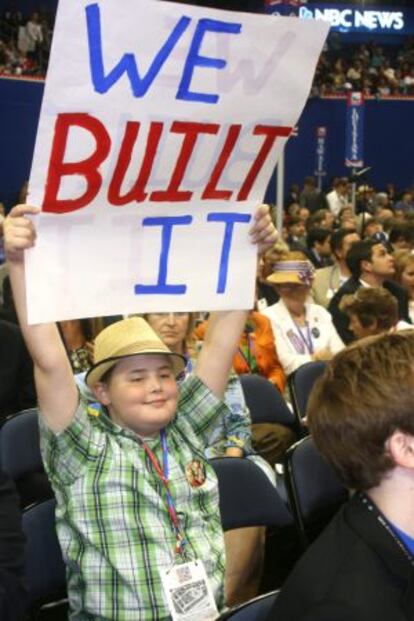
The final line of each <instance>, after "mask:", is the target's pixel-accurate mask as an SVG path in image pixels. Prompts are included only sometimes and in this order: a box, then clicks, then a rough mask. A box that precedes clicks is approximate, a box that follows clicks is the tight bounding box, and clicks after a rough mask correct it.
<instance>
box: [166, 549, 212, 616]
mask: <svg viewBox="0 0 414 621" xmlns="http://www.w3.org/2000/svg"><path fill="white" fill-rule="evenodd" d="M161 580H162V584H163V588H164V593H165V595H166V598H167V602H168V608H169V610H170V614H171V617H172V619H173V621H213V620H214V619H216V618H217V617H218V616H219V613H218V610H217V606H216V602H215V601H214V597H213V592H212V590H211V586H210V584H209V581H208V578H207V574H206V570H205V569H204V565H203V563H202V562H201V561H199V560H197V561H191V562H189V563H182V564H178V565H173V566H172V567H171V568H170V569H164V570H163V571H161Z"/></svg>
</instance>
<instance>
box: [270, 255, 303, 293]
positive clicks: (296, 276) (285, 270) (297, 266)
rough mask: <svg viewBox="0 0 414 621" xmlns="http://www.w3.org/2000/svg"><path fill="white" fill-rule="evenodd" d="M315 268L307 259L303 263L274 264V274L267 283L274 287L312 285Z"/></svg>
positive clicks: (284, 262)
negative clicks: (286, 284)
mask: <svg viewBox="0 0 414 621" xmlns="http://www.w3.org/2000/svg"><path fill="white" fill-rule="evenodd" d="M314 274H315V268H314V267H313V265H312V263H311V262H310V261H308V260H306V259H304V260H303V261H299V260H296V261H278V262H277V263H274V264H273V273H272V274H270V276H268V277H267V279H266V280H267V281H268V282H270V283H272V284H273V285H281V284H285V283H291V284H294V285H306V286H307V287H310V286H311V285H312V282H313V279H314Z"/></svg>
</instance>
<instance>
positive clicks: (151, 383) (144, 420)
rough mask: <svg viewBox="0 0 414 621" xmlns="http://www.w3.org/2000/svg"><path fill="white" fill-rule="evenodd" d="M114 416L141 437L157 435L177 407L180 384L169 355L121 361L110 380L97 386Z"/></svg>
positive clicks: (153, 355) (101, 400) (101, 397)
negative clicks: (176, 379)
mask: <svg viewBox="0 0 414 621" xmlns="http://www.w3.org/2000/svg"><path fill="white" fill-rule="evenodd" d="M94 389H95V394H96V396H97V398H98V400H99V401H100V402H101V403H102V404H103V405H105V406H106V407H107V408H108V411H109V414H110V416H111V419H112V420H113V421H114V422H115V423H117V424H118V425H120V426H121V427H125V428H126V429H131V430H132V431H134V432H135V433H137V434H138V435H140V436H144V437H150V436H156V435H157V434H158V432H159V431H160V430H161V429H162V428H163V427H165V426H166V425H168V423H169V422H170V421H171V420H172V418H173V417H174V414H175V412H176V409H177V401H178V387H177V383H176V381H175V377H174V371H173V369H172V366H171V363H170V361H169V359H168V356H164V355H163V354H143V355H139V356H131V357H128V358H124V359H123V360H120V362H118V363H117V364H116V366H115V367H114V370H113V371H112V374H111V376H110V379H109V381H108V383H103V382H100V383H99V384H97V385H96V386H95V387H94Z"/></svg>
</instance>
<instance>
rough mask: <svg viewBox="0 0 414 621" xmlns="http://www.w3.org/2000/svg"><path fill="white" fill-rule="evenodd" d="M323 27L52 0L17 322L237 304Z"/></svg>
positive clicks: (242, 303) (131, 2) (139, 3)
mask: <svg viewBox="0 0 414 621" xmlns="http://www.w3.org/2000/svg"><path fill="white" fill-rule="evenodd" d="M328 27H329V26H328V25H327V24H326V23H323V22H316V21H301V20H300V19H298V18H294V17H293V18H278V17H272V16H267V15H251V14H242V13H233V12H228V11H219V10H212V9H204V8H196V7H192V6H187V5H181V4H173V3H168V2H155V1H154V0H122V2H119V0H105V1H103V0H95V1H94V0H75V1H74V0H60V2H59V9H58V14H57V19H56V25H55V33H54V39H53V45H52V53H51V58H50V63H49V71H48V76H47V80H46V86H45V93H44V99H43V105H42V112H41V117H40V122H39V129H38V134H37V140H36V148H35V156H34V161H33V166H32V171H31V176H30V184H29V188H30V189H29V202H30V203H31V204H33V205H41V207H42V213H41V214H40V215H39V216H38V217H37V230H38V239H37V244H36V248H34V249H32V250H30V251H28V252H27V261H26V274H27V276H26V279H27V291H28V310H29V321H30V322H31V323H40V322H45V321H51V320H64V319H73V318H81V317H90V316H100V315H113V314H126V313H134V312H138V311H139V312H151V311H164V310H165V311H190V310H193V311H195V310H207V309H208V310H214V309H234V308H250V307H251V306H252V305H253V296H254V281H255V269H256V257H255V255H256V248H255V247H254V246H253V245H252V244H251V243H250V242H249V238H248V231H249V228H250V226H251V222H250V221H251V217H252V213H253V211H254V208H255V206H256V205H257V204H258V203H260V202H261V201H262V200H263V195H264V191H265V188H266V185H267V183H268V181H269V178H270V175H271V172H272V171H273V169H274V167H275V164H276V161H277V158H278V155H279V154H280V153H281V151H282V150H283V148H284V146H285V143H286V141H287V139H288V137H289V135H290V133H291V130H292V127H293V126H294V125H295V124H296V123H297V121H298V118H299V115H300V113H301V111H302V109H303V107H304V104H305V102H306V98H307V96H308V93H309V89H310V86H311V82H312V78H313V74H314V70H315V66H316V63H317V60H318V57H319V54H320V52H321V49H322V46H323V43H324V40H325V37H326V35H327V31H328Z"/></svg>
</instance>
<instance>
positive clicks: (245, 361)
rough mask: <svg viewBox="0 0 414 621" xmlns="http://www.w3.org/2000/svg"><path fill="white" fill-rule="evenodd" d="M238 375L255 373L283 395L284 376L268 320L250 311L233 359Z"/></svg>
mask: <svg viewBox="0 0 414 621" xmlns="http://www.w3.org/2000/svg"><path fill="white" fill-rule="evenodd" d="M233 368H234V370H235V371H236V373H237V374H238V375H243V374H244V373H257V374H259V375H263V377H266V378H267V379H268V380H270V381H271V382H272V384H274V385H275V386H276V388H278V389H279V391H280V392H281V393H282V394H283V393H284V390H285V386H286V376H285V372H284V370H283V367H282V365H281V363H280V361H279V358H278V357H277V353H276V350H275V340H274V336H273V331H272V326H271V324H270V320H269V319H268V318H267V317H266V316H265V315H262V314H261V313H258V312H257V311H251V313H250V314H249V317H248V320H247V322H246V325H245V327H244V332H243V335H242V337H241V339H240V344H239V348H238V350H237V353H236V355H235V356H234V358H233Z"/></svg>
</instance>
